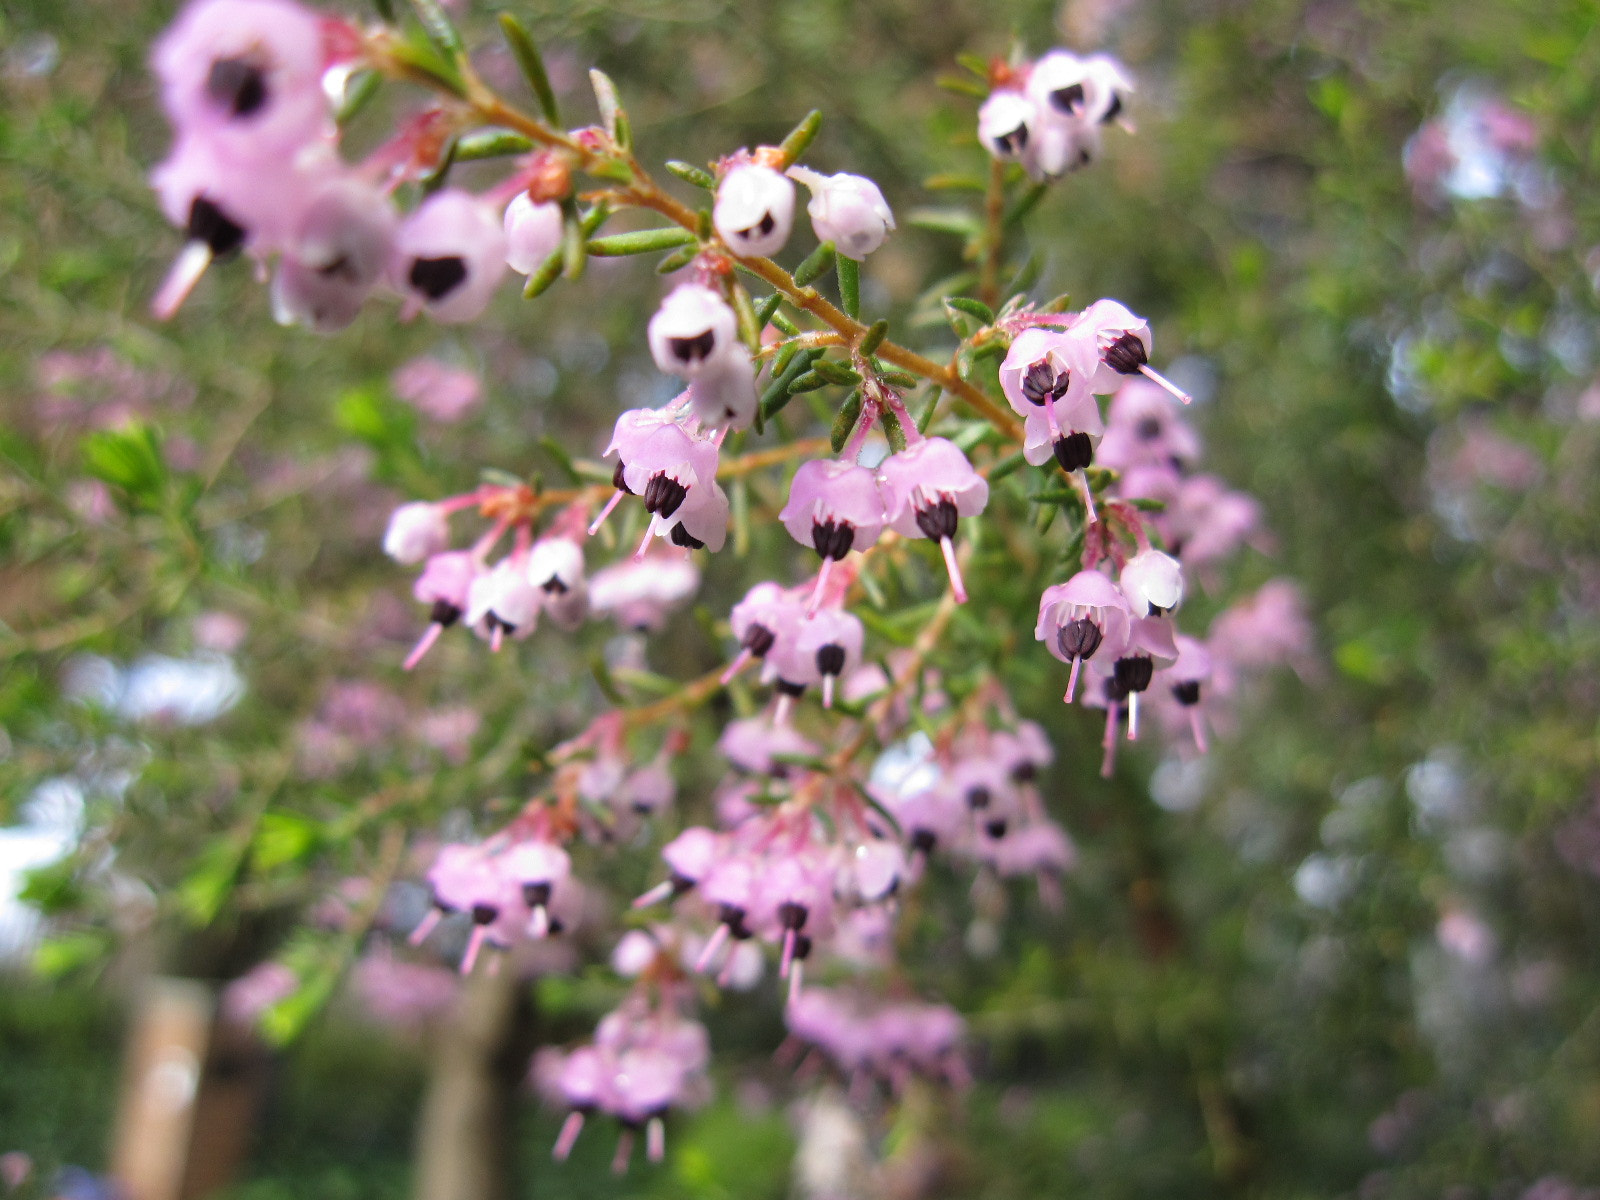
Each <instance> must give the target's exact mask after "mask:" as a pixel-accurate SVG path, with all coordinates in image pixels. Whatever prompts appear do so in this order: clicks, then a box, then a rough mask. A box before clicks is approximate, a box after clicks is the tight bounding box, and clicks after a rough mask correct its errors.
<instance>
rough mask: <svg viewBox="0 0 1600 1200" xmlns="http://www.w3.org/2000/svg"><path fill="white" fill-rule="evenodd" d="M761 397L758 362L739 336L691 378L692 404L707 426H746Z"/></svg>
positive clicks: (730, 427) (710, 427) (690, 395)
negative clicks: (757, 387)
mask: <svg viewBox="0 0 1600 1200" xmlns="http://www.w3.org/2000/svg"><path fill="white" fill-rule="evenodd" d="M758 399H759V397H758V396H757V394H756V366H755V363H754V362H753V361H751V358H750V353H749V351H747V350H746V349H745V348H744V345H743V343H741V342H739V341H737V340H735V341H734V342H732V343H731V344H729V346H728V348H727V349H726V350H724V351H723V352H722V354H721V355H720V356H719V357H717V358H716V359H714V360H713V361H711V362H709V363H707V364H706V365H705V366H704V367H703V368H702V369H701V370H700V371H699V372H698V373H697V374H696V375H695V377H694V378H693V379H691V380H690V381H689V406H690V407H691V408H692V409H693V410H694V415H695V416H696V417H698V418H699V419H700V423H701V424H702V425H704V426H705V427H706V428H707V429H719V428H726V429H729V430H739V429H745V428H747V427H748V426H749V425H750V423H751V422H752V421H754V420H755V416H756V402H757V400H758Z"/></svg>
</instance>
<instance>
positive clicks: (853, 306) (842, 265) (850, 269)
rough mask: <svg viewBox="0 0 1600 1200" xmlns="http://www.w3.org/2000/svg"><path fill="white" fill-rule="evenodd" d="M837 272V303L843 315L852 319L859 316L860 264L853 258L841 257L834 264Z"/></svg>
mask: <svg viewBox="0 0 1600 1200" xmlns="http://www.w3.org/2000/svg"><path fill="white" fill-rule="evenodd" d="M835 270H836V271H837V272H838V274H839V303H840V304H841V305H842V306H843V307H844V311H845V315H846V316H848V317H851V318H852V319H859V318H860V316H861V264H860V263H858V262H856V260H855V259H853V258H841V259H839V260H838V262H837V263H836V264H835Z"/></svg>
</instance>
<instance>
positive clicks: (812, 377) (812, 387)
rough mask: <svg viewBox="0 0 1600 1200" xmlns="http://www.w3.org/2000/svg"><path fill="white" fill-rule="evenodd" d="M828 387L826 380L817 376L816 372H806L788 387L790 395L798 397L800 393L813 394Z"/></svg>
mask: <svg viewBox="0 0 1600 1200" xmlns="http://www.w3.org/2000/svg"><path fill="white" fill-rule="evenodd" d="M827 386H828V380H827V379H825V378H824V377H823V376H821V375H819V374H817V372H816V371H814V370H812V371H807V372H806V373H805V374H804V375H802V376H800V377H799V378H798V379H796V380H795V381H794V382H793V383H791V384H790V385H789V393H790V395H794V396H798V395H799V394H800V393H801V392H814V391H816V390H817V389H818V388H825V387H827Z"/></svg>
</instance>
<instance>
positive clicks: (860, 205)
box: [789, 167, 894, 262]
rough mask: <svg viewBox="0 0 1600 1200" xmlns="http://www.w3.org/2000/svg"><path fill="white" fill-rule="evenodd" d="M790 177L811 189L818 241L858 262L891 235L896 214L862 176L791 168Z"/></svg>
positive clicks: (811, 210)
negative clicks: (830, 245) (829, 243)
mask: <svg viewBox="0 0 1600 1200" xmlns="http://www.w3.org/2000/svg"><path fill="white" fill-rule="evenodd" d="M789 177H790V178H791V179H798V180H799V181H800V182H801V183H803V184H805V185H806V187H808V188H809V189H811V202H810V203H809V204H807V205H806V212H807V213H809V214H810V216H811V228H812V229H813V230H815V231H816V235H817V240H818V241H819V242H832V243H833V245H834V249H836V250H837V251H838V252H839V253H840V254H842V255H844V256H845V257H846V258H853V259H855V260H856V261H857V262H860V261H861V260H862V259H864V258H866V256H867V255H869V254H871V253H872V252H873V251H874V250H876V249H877V248H878V247H879V246H881V245H883V242H884V239H885V238H887V237H888V236H889V231H890V230H891V229H893V228H894V214H893V213H892V212H890V211H889V204H888V202H887V201H886V200H884V198H883V193H882V192H881V191H879V190H878V185H877V184H875V183H873V182H872V180H870V179H867V178H865V177H863V176H861V175H850V174H846V173H843V172H841V173H840V174H838V175H822V174H820V173H818V172H816V171H812V170H809V169H808V168H806V167H790V168H789Z"/></svg>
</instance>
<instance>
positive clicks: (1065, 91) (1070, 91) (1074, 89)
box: [1050, 83, 1083, 113]
mask: <svg viewBox="0 0 1600 1200" xmlns="http://www.w3.org/2000/svg"><path fill="white" fill-rule="evenodd" d="M1050 103H1051V104H1053V105H1055V106H1056V108H1058V109H1060V110H1061V111H1062V112H1064V113H1075V112H1077V111H1078V110H1079V109H1080V108H1082V107H1083V84H1081V83H1074V84H1070V85H1069V86H1067V87H1064V88H1057V89H1056V90H1055V91H1053V92H1051V93H1050Z"/></svg>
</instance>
